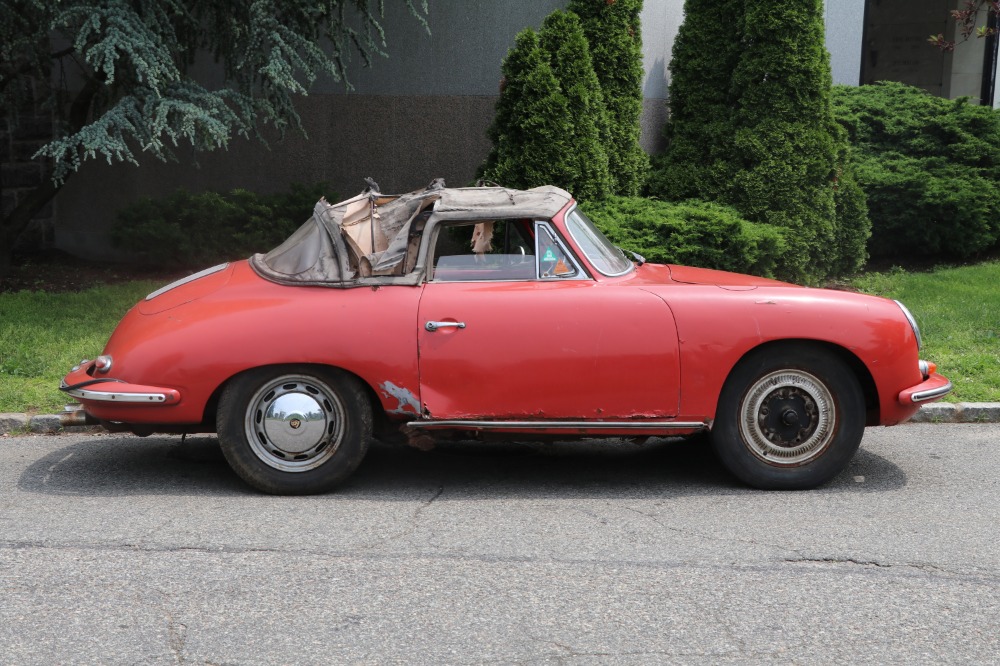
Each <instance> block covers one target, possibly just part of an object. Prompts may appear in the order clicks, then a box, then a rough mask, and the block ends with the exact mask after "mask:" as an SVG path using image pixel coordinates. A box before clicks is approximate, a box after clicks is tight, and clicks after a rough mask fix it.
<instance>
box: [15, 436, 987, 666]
mask: <svg viewBox="0 0 1000 666" xmlns="http://www.w3.org/2000/svg"><path fill="white" fill-rule="evenodd" d="M0 461H2V463H0V664H53V663H60V664H91V663H93V664H219V665H222V664H228V665H249V664H332V663H338V664H339V663H360V664H391V663H408V664H409V663H425V664H479V663H483V664H486V663H489V664H494V663H501V664H606V663H627V664H664V663H677V664H756V663H761V662H767V663H794V664H830V663H858V662H863V663H889V664H912V663H959V664H971V663H983V664H987V663H993V664H995V663H997V662H998V660H1000V657H998V655H1000V548H998V545H1000V543H998V524H1000V516H998V513H1000V511H998V506H1000V481H998V479H1000V426H998V425H993V424H956V425H925V424H912V425H906V426H900V427H896V428H877V429H869V431H868V432H867V434H866V437H865V441H864V443H863V444H862V449H861V451H860V452H859V454H858V455H857V457H856V458H855V460H854V462H853V463H852V465H851V466H850V468H849V469H848V470H847V471H846V472H845V473H844V474H842V475H841V476H840V477H838V478H837V479H836V480H834V481H833V482H832V483H830V484H829V485H827V486H826V487H824V488H822V489H819V490H816V491H810V492H785V493H781V492H761V491H755V490H750V489H747V488H745V487H743V486H741V485H739V484H738V483H737V482H735V481H734V480H733V479H732V478H730V477H729V476H727V475H726V474H725V473H724V472H723V471H722V470H721V469H720V468H719V466H718V465H717V464H716V463H715V461H714V460H713V458H712V456H711V454H710V453H709V452H708V451H707V448H706V446H705V443H704V441H700V440H697V439H696V440H693V441H677V440H658V441H654V442H651V443H649V444H646V445H644V446H636V445H635V444H631V443H626V442H621V441H614V440H609V441H601V442H592V443H586V444H583V445H579V444H576V445H574V444H556V445H540V444H527V443H471V442H470V443H458V444H449V445H447V446H442V447H440V448H438V449H436V450H434V451H432V452H429V453H422V452H419V451H415V450H410V449H406V448H395V447H388V446H383V445H377V446H375V447H374V448H373V449H372V451H371V453H370V454H369V457H368V458H367V459H366V461H365V463H364V464H363V465H362V468H361V469H360V470H359V472H358V474H357V475H356V476H355V477H354V478H353V479H352V480H351V481H350V483H349V484H348V485H347V486H345V487H344V488H343V489H341V490H340V491H339V492H336V493H333V494H330V495H325V496H319V497H304V498H288V497H269V496H264V495H259V494H256V493H254V492H252V491H250V490H248V489H247V488H246V487H245V486H243V485H242V484H241V482H240V481H239V480H238V479H237V478H236V477H235V475H233V474H232V473H231V472H230V471H229V468H228V467H227V466H226V464H225V462H224V460H223V458H222V455H221V453H220V451H219V448H218V445H217V443H216V442H215V440H214V439H212V438H209V437H199V438H188V439H187V440H186V441H184V442H182V441H181V439H180V438H178V437H151V438H147V439H140V438H135V437H130V436H116V435H61V436H26V437H17V438H11V439H6V440H4V442H3V445H2V446H0Z"/></svg>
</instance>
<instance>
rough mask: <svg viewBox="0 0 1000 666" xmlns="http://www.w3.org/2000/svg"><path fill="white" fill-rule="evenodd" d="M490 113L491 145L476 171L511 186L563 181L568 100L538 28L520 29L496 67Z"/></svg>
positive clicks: (564, 183)
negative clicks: (496, 95)
mask: <svg viewBox="0 0 1000 666" xmlns="http://www.w3.org/2000/svg"><path fill="white" fill-rule="evenodd" d="M501 72H502V74H503V79H502V84H501V90H500V99H499V100H498V101H497V106H496V115H495V117H494V119H493V124H492V125H491V126H490V129H489V137H490V139H491V140H492V141H493V149H492V151H491V152H490V154H489V156H488V157H487V158H486V162H485V163H484V164H483V165H482V166H481V167H480V170H479V176H480V177H481V178H484V179H486V180H488V181H493V182H496V183H499V184H501V185H504V186H505V187H513V188H529V187H536V186H538V185H544V184H549V183H552V184H557V185H561V186H563V187H567V186H568V185H569V183H567V179H569V178H570V177H571V175H572V174H571V173H570V170H569V169H568V168H566V167H565V165H564V160H565V155H566V153H568V152H569V151H570V150H571V149H572V146H571V145H570V143H569V137H570V136H571V132H572V120H571V118H570V115H569V103H568V102H567V100H566V97H565V96H564V95H563V94H562V90H561V89H560V88H559V82H558V81H557V80H556V77H555V74H554V73H553V72H552V67H551V65H549V62H548V57H547V55H546V54H545V52H544V51H542V48H541V45H540V43H539V39H538V33H536V32H535V31H534V30H532V29H531V28H526V29H524V30H522V31H521V32H520V33H519V34H518V35H517V37H516V38H515V40H514V47H513V48H512V49H511V50H510V51H509V52H508V53H507V57H506V58H505V59H504V61H503V65H502V67H501Z"/></svg>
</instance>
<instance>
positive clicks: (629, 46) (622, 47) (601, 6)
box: [567, 0, 649, 196]
mask: <svg viewBox="0 0 1000 666" xmlns="http://www.w3.org/2000/svg"><path fill="white" fill-rule="evenodd" d="M567 9H569V11H571V12H573V13H574V14H576V15H577V16H579V17H580V20H581V22H582V25H583V32H584V34H585V35H586V36H587V43H588V44H589V46H590V56H591V60H592V61H593V63H594V72H595V74H596V75H597V79H598V80H599V81H600V85H601V91H602V93H603V97H604V104H605V106H606V107H607V110H608V130H609V133H608V141H607V143H606V148H607V151H608V163H609V166H610V169H611V178H612V180H613V183H612V188H613V190H614V192H615V193H616V194H620V195H622V196H636V195H638V194H639V193H640V191H641V190H642V189H643V186H644V185H645V182H646V175H647V172H648V170H649V157H648V156H647V155H646V153H645V152H644V151H643V150H642V148H641V147H640V146H639V117H640V116H641V115H642V78H643V76H644V70H643V66H642V26H641V24H640V21H639V15H640V14H641V13H642V0H617V1H616V2H608V1H607V0H570V3H569V6H568V7H567Z"/></svg>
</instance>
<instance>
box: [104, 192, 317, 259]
mask: <svg viewBox="0 0 1000 666" xmlns="http://www.w3.org/2000/svg"><path fill="white" fill-rule="evenodd" d="M329 191H330V190H329V188H327V187H326V186H324V185H321V184H316V185H309V186H304V185H293V186H292V188H291V190H290V191H288V192H281V193H278V194H256V193H254V192H249V191H247V190H233V191H232V192H229V193H226V194H221V193H218V192H202V193H200V194H192V193H191V192H188V191H186V190H177V191H176V192H174V193H173V194H171V195H169V196H167V197H163V198H160V199H152V198H143V199H140V200H139V201H137V202H136V203H134V204H131V205H129V206H127V207H125V208H123V209H122V210H120V211H119V212H118V216H117V218H116V220H115V223H114V225H113V226H112V228H111V242H112V244H113V245H114V246H115V247H116V248H119V249H122V250H125V251H126V252H127V253H128V254H129V255H130V256H129V257H128V258H129V259H130V260H132V261H136V262H139V261H141V262H144V263H147V264H149V265H152V266H163V267H171V268H191V269H196V268H204V267H205V266H210V265H212V264H217V263H219V262H222V261H228V260H231V259H244V258H246V257H249V256H250V255H252V254H254V253H255V252H267V251H268V250H271V249H272V248H274V247H276V246H277V245H279V244H280V243H281V242H282V241H284V240H285V239H286V238H287V237H288V236H290V235H291V234H292V232H294V231H295V230H296V229H297V228H298V227H299V226H301V225H302V223H303V222H305V221H306V220H307V219H309V216H310V215H312V210H313V206H315V205H316V202H317V201H319V199H320V197H322V196H324V193H327V192H329ZM329 198H330V197H328V199H329ZM333 200H336V198H335V197H334V198H333Z"/></svg>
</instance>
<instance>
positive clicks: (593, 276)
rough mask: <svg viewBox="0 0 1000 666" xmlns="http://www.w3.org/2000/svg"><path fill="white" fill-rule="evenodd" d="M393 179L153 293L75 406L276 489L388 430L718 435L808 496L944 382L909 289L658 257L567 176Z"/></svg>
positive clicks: (415, 434) (349, 466)
mask: <svg viewBox="0 0 1000 666" xmlns="http://www.w3.org/2000/svg"><path fill="white" fill-rule="evenodd" d="M377 190H378V188H377V186H375V185H374V183H372V184H371V186H370V187H369V188H368V189H367V190H365V191H364V192H362V193H361V194H359V195H358V196H356V197H354V198H352V199H349V200H347V201H344V202H342V203H339V204H336V205H331V204H329V203H327V202H326V201H322V200H321V201H320V202H319V203H318V204H317V205H316V208H315V211H314V213H313V215H312V217H311V218H310V219H309V220H308V221H307V222H306V223H305V224H304V225H303V226H302V227H301V228H299V229H298V231H296V232H295V233H294V234H293V235H292V236H291V237H289V238H288V240H287V241H285V242H284V243H283V244H282V245H280V246H279V247H277V248H276V249H274V250H272V251H271V252H269V253H267V254H257V255H254V256H253V257H251V258H250V259H249V260H245V261H234V262H230V263H226V264H222V265H219V266H215V267H213V268H209V269H207V270H204V271H201V272H200V273H196V274H195V275H191V276H190V277H187V278H185V279H182V280H179V281H177V282H175V283H173V284H170V285H168V286H166V287H163V288H162V289H159V290H157V291H154V292H153V293H151V294H149V296H147V297H146V298H145V300H143V301H142V302H140V303H139V304H137V305H136V306H135V307H134V308H132V310H131V311H129V312H128V314H126V315H125V317H124V318H123V319H122V321H121V323H120V324H119V325H118V328H117V329H116V330H115V332H114V334H113V335H112V337H111V339H110V341H109V342H108V344H107V346H106V348H105V349H104V351H103V353H102V354H101V355H100V356H98V357H97V358H96V359H94V360H87V361H83V362H81V363H80V365H78V366H77V367H74V368H73V369H72V371H71V372H70V373H69V374H68V375H66V377H65V378H64V380H63V382H62V387H61V388H62V390H63V391H65V392H66V393H67V394H69V395H70V396H72V397H73V398H75V399H76V400H77V401H78V402H79V403H80V405H79V406H77V409H78V410H79V411H77V412H76V414H75V417H74V418H75V419H76V420H77V421H78V422H88V423H100V424H103V425H104V426H105V427H107V428H109V429H112V430H124V431H132V432H135V433H137V434H140V435H145V434H150V433H153V432H173V433H191V432H217V433H218V437H219V442H220V445H221V447H222V451H223V453H224V454H225V457H226V459H227V460H228V462H229V464H230V465H231V466H232V468H233V470H235V472H236V473H237V474H238V475H239V476H240V477H242V478H243V479H244V480H245V481H246V482H247V483H249V484H250V485H251V486H253V487H255V488H257V489H259V490H261V491H265V492H268V493H277V494H303V493H317V492H325V491H328V490H330V489H332V488H334V487H335V486H336V485H337V484H339V483H341V482H342V481H343V480H344V479H346V478H347V477H348V476H349V475H350V474H351V473H352V472H353V471H354V470H355V469H356V468H357V467H358V465H359V464H360V463H361V460H362V458H363V457H364V455H365V452H366V450H367V448H368V444H369V441H370V439H371V438H372V437H373V435H378V434H379V433H380V432H386V431H392V432H401V433H402V434H404V435H406V437H408V439H409V442H410V443H412V444H413V445H415V446H424V445H426V444H427V443H428V442H430V441H432V440H433V439H434V438H435V437H442V436H454V435H456V434H458V435H460V436H463V437H467V438H470V439H471V438H477V437H484V436H487V435H490V434H494V435H500V436H510V437H519V438H545V437H556V438H559V439H575V438H587V437H601V436H616V437H635V438H641V437H647V436H667V435H671V436H672V435H692V434H695V433H700V432H708V433H709V437H708V439H709V441H710V442H711V445H712V446H713V447H714V449H715V451H716V453H717V454H718V458H719V459H720V460H721V462H722V463H723V464H724V465H725V466H726V467H727V468H728V469H729V470H730V471H731V472H732V473H733V474H735V475H736V476H737V477H739V478H740V479H742V480H743V481H744V482H746V483H748V484H750V485H753V486H756V487H759V488H771V489H799V488H811V487H815V486H817V485H819V484H822V483H824V482H826V481H828V480H830V479H831V478H833V477H834V476H835V475H837V474H838V473H839V472H840V471H841V470H843V469H844V468H845V466H846V465H847V464H848V462H849V461H850V459H851V457H852V456H853V455H854V453H855V451H856V450H857V448H858V446H859V444H860V442H861V438H862V435H863V434H864V429H865V427H866V426H874V425H893V424H896V423H900V422H902V421H905V420H906V419H907V418H908V417H910V416H911V415H912V414H913V413H914V412H915V411H916V410H917V409H918V408H919V407H920V404H921V403H923V402H927V401H931V400H935V399H937V398H940V397H941V396H943V395H945V394H946V393H948V392H949V391H950V390H951V384H950V382H949V381H948V380H947V379H946V378H945V377H943V376H941V375H940V374H937V372H936V368H935V365H934V364H933V363H928V362H926V361H923V360H920V358H919V356H918V354H919V352H920V345H921V342H920V332H919V330H918V327H917V323H916V321H915V320H914V318H913V316H912V315H911V314H910V313H909V311H907V309H906V308H905V307H904V306H903V305H902V304H901V303H899V302H896V301H891V300H887V299H884V298H877V297H873V296H866V295H861V294H855V293H846V292H840V291H828V290H823V289H810V288H804V287H798V286H795V285H791V284H785V283H782V282H777V281H775V280H769V279H764V278H759V277H750V276H746V275H737V274H732V273H725V272H721V271H714V270H706V269H701V268H690V267H684V266H663V265H654V264H649V263H645V262H644V261H643V259H642V258H641V257H638V256H636V255H632V256H627V255H626V254H625V253H624V252H622V251H621V250H620V249H618V248H617V247H615V246H614V245H612V244H611V243H610V242H608V240H607V239H606V238H605V237H604V236H603V235H602V234H601V232H600V231H599V230H598V229H597V228H596V227H595V226H594V225H593V224H592V223H591V221H590V220H589V219H587V216H586V215H584V213H583V212H582V211H580V209H579V208H577V206H576V203H575V202H574V200H573V198H572V197H571V196H570V194H568V193H567V192H565V191H563V190H561V189H558V188H555V187H539V188H535V189H532V190H527V191H519V190H511V189H506V188H501V187H472V188H447V187H445V186H444V184H443V182H441V181H435V182H433V183H431V184H430V185H429V186H428V187H427V188H425V189H422V190H418V191H415V192H410V193H408V194H403V195H384V194H382V193H380V192H378V191H377Z"/></svg>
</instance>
